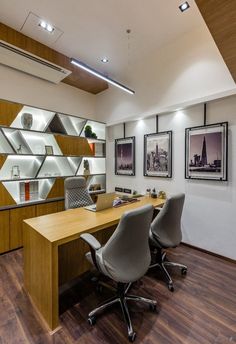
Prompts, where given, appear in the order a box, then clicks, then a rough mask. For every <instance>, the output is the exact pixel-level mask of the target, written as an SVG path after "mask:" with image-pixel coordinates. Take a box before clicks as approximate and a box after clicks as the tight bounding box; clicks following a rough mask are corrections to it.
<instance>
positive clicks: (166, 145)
mask: <svg viewBox="0 0 236 344" xmlns="http://www.w3.org/2000/svg"><path fill="white" fill-rule="evenodd" d="M143 175H144V176H145V177H161V178H171V177H172V131H171V130H170V131H163V132H160V133H153V134H147V135H144V155H143Z"/></svg>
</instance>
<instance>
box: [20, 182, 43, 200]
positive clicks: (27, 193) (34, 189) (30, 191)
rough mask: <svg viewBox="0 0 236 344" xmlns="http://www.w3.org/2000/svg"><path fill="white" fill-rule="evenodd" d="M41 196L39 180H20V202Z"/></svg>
mask: <svg viewBox="0 0 236 344" xmlns="http://www.w3.org/2000/svg"><path fill="white" fill-rule="evenodd" d="M38 198H39V182H38V180H32V181H26V182H20V202H26V201H34V200H38Z"/></svg>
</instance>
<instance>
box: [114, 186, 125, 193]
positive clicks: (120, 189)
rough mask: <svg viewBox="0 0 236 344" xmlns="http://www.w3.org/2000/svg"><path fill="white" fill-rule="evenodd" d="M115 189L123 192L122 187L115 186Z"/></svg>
mask: <svg viewBox="0 0 236 344" xmlns="http://www.w3.org/2000/svg"><path fill="white" fill-rule="evenodd" d="M115 191H117V192H124V189H123V188H120V187H118V186H116V187H115Z"/></svg>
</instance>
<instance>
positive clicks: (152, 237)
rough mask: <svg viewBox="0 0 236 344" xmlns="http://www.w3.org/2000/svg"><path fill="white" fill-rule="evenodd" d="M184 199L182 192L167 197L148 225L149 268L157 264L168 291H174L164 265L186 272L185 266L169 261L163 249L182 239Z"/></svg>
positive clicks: (175, 245) (175, 244)
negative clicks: (163, 276) (150, 259)
mask: <svg viewBox="0 0 236 344" xmlns="http://www.w3.org/2000/svg"><path fill="white" fill-rule="evenodd" d="M184 199H185V195H184V194H178V195H175V196H173V197H171V198H169V199H168V200H167V201H166V203H165V204H164V206H163V208H162V209H161V210H160V212H159V214H158V215H157V216H156V217H155V218H154V220H153V221H152V223H151V227H150V234H149V245H150V248H151V252H152V263H151V265H150V268H153V267H156V266H158V267H159V268H160V269H161V271H162V272H163V273H164V275H165V277H166V279H167V284H168V288H169V290H170V291H174V286H173V281H172V279H171V276H170V275H169V273H168V271H167V269H166V267H167V266H173V267H178V268H180V269H181V272H182V274H183V275H186V273H187V266H185V265H182V264H179V263H174V262H169V261H168V260H167V258H166V252H165V251H164V249H166V248H174V247H177V246H178V245H179V244H180V242H181V240H182V232H181V216H182V211H183V206H184Z"/></svg>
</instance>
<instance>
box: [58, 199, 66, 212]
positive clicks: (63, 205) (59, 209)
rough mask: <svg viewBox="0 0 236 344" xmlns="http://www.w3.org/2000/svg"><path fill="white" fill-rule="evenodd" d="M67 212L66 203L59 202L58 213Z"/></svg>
mask: <svg viewBox="0 0 236 344" xmlns="http://www.w3.org/2000/svg"><path fill="white" fill-rule="evenodd" d="M63 210H65V202H64V201H58V202H57V211H63Z"/></svg>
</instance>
